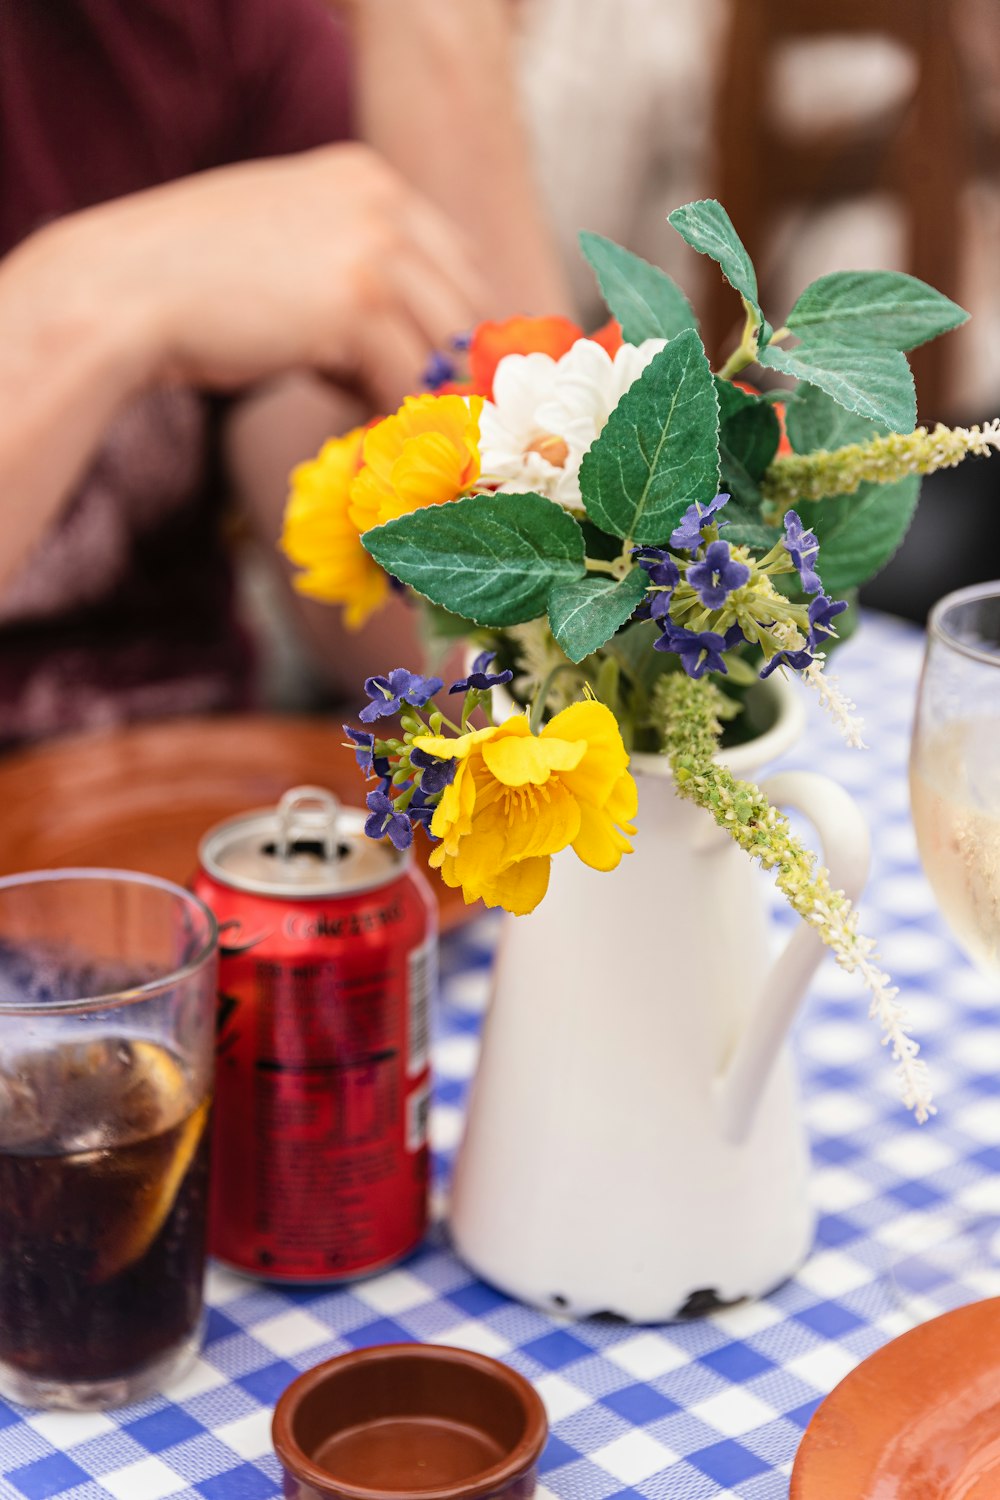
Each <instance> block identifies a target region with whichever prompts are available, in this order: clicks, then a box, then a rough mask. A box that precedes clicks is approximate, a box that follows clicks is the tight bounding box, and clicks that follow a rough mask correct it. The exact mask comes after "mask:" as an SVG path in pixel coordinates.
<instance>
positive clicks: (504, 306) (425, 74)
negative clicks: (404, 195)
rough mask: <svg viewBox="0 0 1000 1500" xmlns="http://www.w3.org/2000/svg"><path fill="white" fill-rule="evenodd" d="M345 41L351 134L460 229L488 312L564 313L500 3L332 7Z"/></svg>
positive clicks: (347, 2) (464, 0)
mask: <svg viewBox="0 0 1000 1500" xmlns="http://www.w3.org/2000/svg"><path fill="white" fill-rule="evenodd" d="M332 3H333V4H334V5H335V6H336V7H337V8H339V9H341V10H343V11H345V12H346V15H347V17H348V19H349V23H350V26H351V30H352V33H353V37H354V41H355V64H354V71H355V88H356V96H355V97H356V104H355V109H356V114H357V125H358V132H359V134H360V136H361V138H362V139H363V140H365V141H366V142H367V143H368V144H369V145H370V146H372V147H373V148H374V149H375V150H376V151H378V152H379V154H380V155H382V156H383V157H384V158H385V159H386V160H387V161H389V162H391V163H392V165H393V166H394V167H395V168H396V169H397V170H398V171H399V172H400V173H401V174H402V175H403V176H404V177H405V178H406V180H407V181H408V182H410V183H412V184H413V185H414V186H415V187H417V188H419V189H420V191H421V192H423V193H425V194H426V195H427V197H428V198H429V199H430V200H431V201H432V202H434V203H436V204H437V205H438V207H440V208H442V209H443V210H444V211H445V212H446V213H447V214H448V215H449V216H450V217H451V218H452V219H453V220H454V222H455V223H456V224H459V225H461V227H462V228H463V229H464V230H465V232H466V234H467V235H468V236H469V238H470V240H471V241H472V243H473V244H474V245H475V247H476V249H477V251H478V254H479V258H480V261H481V264H482V266H483V269H484V274H485V275H486V277H487V280H488V284H489V297H490V307H489V308H488V313H489V315H490V316H493V317H502V316H506V315H509V314H512V313H539V314H547V313H571V311H572V308H571V304H570V297H569V292H568V290H567V285H566V281H565V277H564V272H563V270H562V267H561V265H560V262H559V258H558V254H557V251H556V248H555V241H554V238H553V236H552V234H551V232H550V229H549V226H548V223H547V221H546V216H545V213H544V210H543V205H542V202H541V199H540V195H539V193H538V188H537V184H536V181H535V177H534V172H533V167H532V162H531V158H530V152H529V148H528V142H527V137H526V133H525V130H524V128H523V125H522V121H521V112H520V108H519V103H518V95H517V85H516V73H515V59H514V56H513V38H512V34H511V31H512V28H511V10H512V6H511V3H510V0H332Z"/></svg>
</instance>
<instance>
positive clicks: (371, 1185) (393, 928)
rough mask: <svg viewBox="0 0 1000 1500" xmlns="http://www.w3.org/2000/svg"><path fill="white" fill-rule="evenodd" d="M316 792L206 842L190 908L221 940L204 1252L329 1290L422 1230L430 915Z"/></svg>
mask: <svg viewBox="0 0 1000 1500" xmlns="http://www.w3.org/2000/svg"><path fill="white" fill-rule="evenodd" d="M364 819H365V814H364V813H363V812H360V811H355V810H354V809H351V808H341V807H339V806H338V804H337V802H336V800H335V799H334V798H333V797H332V796H331V795H330V793H329V792H326V791H324V790H322V789H320V788H317V787H296V788H294V789H293V790H292V791H290V792H288V793H286V795H285V796H284V797H283V798H282V800H281V802H280V804H279V806H278V807H277V808H274V809H269V810H266V811H264V812H253V813H247V814H245V815H244V816H241V817H238V818H233V819H231V820H229V821H228V822H226V823H222V824H220V825H219V826H218V827H216V828H214V829H212V830H211V831H210V832H209V833H208V834H207V835H206V837H205V838H204V840H203V841H202V845H201V851H200V856H201V858H200V870H199V874H198V876H197V879H196V882H195V890H196V892H197V894H198V895H199V896H200V897H201V898H202V900H203V901H205V902H206V904H207V905H208V906H210V907H211V909H212V910H213V911H214V913H215V915H216V917H217V919H218V921H219V924H220V929H221V938H220V942H221V954H220V959H221V961H220V974H219V1025H218V1047H217V1051H218V1057H217V1068H216V1094H215V1109H214V1133H213V1141H212V1151H213V1158H212V1201H211V1214H210V1230H209V1249H210V1251H211V1252H212V1254H214V1255H216V1256H217V1257H218V1258H219V1259H220V1260H222V1261H224V1262H226V1263H227V1264H228V1265H230V1266H233V1267H235V1268H236V1269H237V1270H241V1271H246V1272H249V1273H251V1274H254V1275H257V1276H262V1277H266V1278H268V1279H276V1280H292V1281H336V1280H341V1279H343V1278H347V1277H352V1276H360V1275H363V1274H366V1273H367V1272H370V1271H373V1270H376V1269H377V1268H379V1267H381V1266H385V1265H388V1264H390V1263H391V1262H393V1261H395V1260H398V1259H399V1258H400V1257H401V1256H403V1255H405V1254H406V1253H407V1251H409V1250H410V1249H412V1248H413V1246H414V1245H416V1244H417V1242H418V1241H419V1240H420V1239H421V1237H422V1235H423V1233H424V1231H425V1229H426V1224H427V1183H428V1147H427V1115H428V1106H429V1097H430V1066H429V1055H428V1041H429V1037H428V1028H429V1016H428V1012H429V1002H430V995H431V991H432V989H433V986H434V982H435V976H436V967H437V965H436V956H437V936H436V920H435V906H434V902H433V899H432V898H431V896H430V894H429V892H428V891H427V888H426V885H425V883H424V881H423V879H422V877H421V876H420V875H419V874H418V873H417V872H415V871H414V870H413V869H412V867H411V865H410V862H409V858H408V855H401V854H399V853H398V852H397V851H396V850H395V849H394V848H393V847H392V846H391V845H390V844H389V843H388V842H387V841H386V842H383V843H373V842H372V841H371V840H370V839H367V838H366V837H365V836H364V832H363V827H364Z"/></svg>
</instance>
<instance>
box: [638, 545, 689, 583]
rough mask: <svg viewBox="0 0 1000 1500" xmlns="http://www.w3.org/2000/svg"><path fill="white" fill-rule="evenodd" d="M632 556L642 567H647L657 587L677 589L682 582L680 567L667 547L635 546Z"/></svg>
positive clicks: (650, 579)
mask: <svg viewBox="0 0 1000 1500" xmlns="http://www.w3.org/2000/svg"><path fill="white" fill-rule="evenodd" d="M632 556H633V557H634V558H635V560H636V562H637V563H638V564H639V566H640V568H645V569H646V572H647V573H648V574H649V581H650V583H655V584H656V586H657V588H661V589H675V588H676V587H677V585H678V584H679V583H680V581H681V571H680V568H678V566H677V564H676V563H675V562H674V560H673V558H672V557H671V556H670V553H669V552H667V551H666V549H665V548H663V547H633V548H632Z"/></svg>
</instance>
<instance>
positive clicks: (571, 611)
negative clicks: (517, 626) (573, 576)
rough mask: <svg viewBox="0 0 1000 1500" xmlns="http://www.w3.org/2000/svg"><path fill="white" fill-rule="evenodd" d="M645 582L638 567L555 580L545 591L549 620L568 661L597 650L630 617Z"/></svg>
mask: <svg viewBox="0 0 1000 1500" xmlns="http://www.w3.org/2000/svg"><path fill="white" fill-rule="evenodd" d="M648 582H649V579H648V577H647V575H646V573H645V571H644V570H643V569H642V568H633V569H632V571H631V573H626V575H625V577H624V578H621V579H614V578H581V579H580V580H579V581H578V582H577V583H560V584H556V586H555V588H554V589H553V590H552V592H551V594H550V595H549V624H550V625H551V626H552V634H553V635H554V636H555V638H556V640H557V641H558V642H559V644H560V646H561V647H562V648H563V650H564V651H565V653H566V655H567V656H568V657H569V659H570V661H583V659H584V657H585V656H590V654H591V652H593V651H597V650H599V649H600V647H601V646H603V645H604V643H605V642H606V641H609V640H610V639H611V637H612V636H613V635H614V633H615V631H616V630H620V629H621V627H622V626H623V625H624V624H625V622H626V621H627V620H629V619H631V617H632V615H633V614H634V613H635V609H636V606H637V605H638V604H639V603H640V601H641V599H642V596H643V595H644V594H645V592H646V585H647V584H648Z"/></svg>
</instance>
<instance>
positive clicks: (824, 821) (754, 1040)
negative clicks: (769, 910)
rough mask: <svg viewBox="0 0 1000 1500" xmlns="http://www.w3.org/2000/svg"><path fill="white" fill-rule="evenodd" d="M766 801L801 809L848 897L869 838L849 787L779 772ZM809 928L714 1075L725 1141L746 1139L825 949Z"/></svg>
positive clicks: (794, 938)
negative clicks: (724, 1064)
mask: <svg viewBox="0 0 1000 1500" xmlns="http://www.w3.org/2000/svg"><path fill="white" fill-rule="evenodd" d="M761 790H762V791H764V792H765V793H766V794H767V796H768V798H769V800H770V801H771V802H772V803H775V804H776V805H778V806H780V807H792V808H795V809H796V810H797V811H798V812H801V813H804V814H805V816H806V817H807V818H808V819H809V821H810V822H811V823H812V824H813V826H814V828H815V829H816V831H817V833H818V834H819V837H820V860H821V863H822V864H824V865H825V866H826V868H827V869H828V870H829V872H830V884H831V886H832V887H833V889H834V890H842V891H843V892H844V893H845V895H846V896H848V898H849V899H850V900H851V901H856V900H857V898H858V896H859V895H860V893H861V891H862V889H863V888H864V884H865V881H866V879H867V877H868V867H869V864H870V858H871V839H870V836H869V833H868V825H867V823H866V822H865V819H864V816H863V815H862V812H861V809H860V808H859V807H858V804H857V803H856V802H855V800H854V798H853V797H852V796H851V795H850V793H849V792H846V791H845V790H844V788H843V787H842V786H838V785H837V783H836V782H835V781H831V780H830V778H829V777H827V776H820V775H819V774H818V773H817V772H814V771H782V772H780V773H779V774H778V775H776V776H772V777H770V778H769V779H768V780H767V781H765V782H763V783H762V786H761ZM826 951H827V950H826V948H825V947H824V944H823V940H822V938H821V937H820V936H819V933H818V932H817V931H816V929H815V928H814V927H811V926H809V925H808V924H807V923H805V922H802V921H801V920H800V922H799V925H798V926H797V928H796V930H795V931H794V932H793V933H792V935H791V937H790V938H789V939H788V941H787V942H786V943H785V946H784V947H783V948H782V950H781V952H780V953H779V954H778V956H777V958H776V959H775V961H774V963H773V964H772V965H771V967H770V969H769V970H768V972H767V975H766V977H765V980H764V984H763V987H762V989H761V993H760V996H759V998H758V1000H757V1003H756V1005H755V1006H754V1007H753V1009H752V1011H751V1013H750V1015H749V1017H748V1019H747V1022H746V1025H745V1027H744V1031H743V1035H742V1037H741V1038H740V1041H739V1043H738V1044H737V1047H736V1050H735V1052H734V1054H733V1056H732V1058H731V1059H730V1061H729V1064H728V1066H727V1068H726V1069H725V1071H724V1072H723V1074H722V1076H721V1077H720V1078H719V1080H718V1084H717V1087H718V1090H719V1108H720V1112H721V1118H722V1128H723V1131H724V1134H725V1136H726V1138H727V1140H730V1141H732V1142H733V1143H734V1144H738V1143H739V1142H740V1141H743V1140H745V1139H746V1136H747V1135H748V1133H749V1131H750V1128H751V1126H752V1125H753V1121H754V1116H755V1114H756V1112H757V1107H758V1105H759V1103H760V1100H761V1096H762V1095H763V1093H764V1088H765V1086H766V1084H767V1080H768V1078H769V1076H770V1073H771V1069H772V1067H773V1066H774V1063H775V1060H776V1059H777V1056H778V1054H779V1052H780V1051H781V1047H782V1044H783V1042H784V1040H785V1036H786V1034H787V1032H788V1028H789V1026H790V1025H791V1023H792V1020H793V1018H794V1016H795V1012H796V1011H797V1010H798V1007H799V1004H800V1002H801V1000H802V998H803V996H804V994H805V992H806V987H807V985H808V984H809V981H810V980H811V979H812V976H813V974H814V973H815V972H816V969H817V968H818V966H819V963H820V960H821V959H822V958H823V955H824V954H825V952H826Z"/></svg>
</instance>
